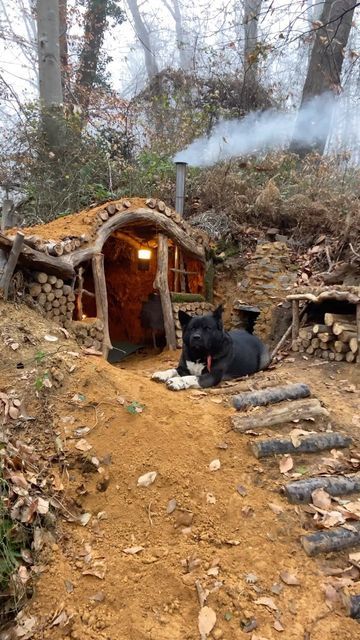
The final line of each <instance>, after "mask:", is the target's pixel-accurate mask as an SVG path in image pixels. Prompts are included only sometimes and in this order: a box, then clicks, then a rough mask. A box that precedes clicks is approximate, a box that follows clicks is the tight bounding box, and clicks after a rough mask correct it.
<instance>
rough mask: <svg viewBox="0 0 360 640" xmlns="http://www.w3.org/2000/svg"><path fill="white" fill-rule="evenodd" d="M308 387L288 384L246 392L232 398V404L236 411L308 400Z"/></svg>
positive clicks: (302, 384)
mask: <svg viewBox="0 0 360 640" xmlns="http://www.w3.org/2000/svg"><path fill="white" fill-rule="evenodd" d="M310 393H311V392H310V387H308V385H307V384H305V383H299V384H288V385H285V386H283V387H270V388H266V389H263V390H262V391H248V392H246V393H241V394H240V395H237V396H234V397H233V399H232V404H233V407H235V409H237V410H238V411H240V410H243V409H247V408H248V407H261V406H264V405H267V404H275V403H276V402H281V401H282V400H297V399H299V398H308V397H309V395H310Z"/></svg>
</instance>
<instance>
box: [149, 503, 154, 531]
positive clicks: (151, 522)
mask: <svg viewBox="0 0 360 640" xmlns="http://www.w3.org/2000/svg"><path fill="white" fill-rule="evenodd" d="M147 513H148V518H149V522H150V526H151V527H152V526H153V524H154V523H153V521H152V517H151V516H152V515H153V514H152V513H151V502H149V506H148V508H147Z"/></svg>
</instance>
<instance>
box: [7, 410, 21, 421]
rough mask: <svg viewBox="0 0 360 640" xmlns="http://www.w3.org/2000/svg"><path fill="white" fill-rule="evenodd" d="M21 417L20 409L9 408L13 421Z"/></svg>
mask: <svg viewBox="0 0 360 640" xmlns="http://www.w3.org/2000/svg"><path fill="white" fill-rule="evenodd" d="M19 415H20V411H19V409H17V408H16V407H9V416H10V418H11V419H12V420H17V419H18V417H19Z"/></svg>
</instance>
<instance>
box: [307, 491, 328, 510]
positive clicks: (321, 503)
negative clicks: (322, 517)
mask: <svg viewBox="0 0 360 640" xmlns="http://www.w3.org/2000/svg"><path fill="white" fill-rule="evenodd" d="M311 498H312V502H313V504H314V505H315V507H319V509H330V507H331V496H330V495H329V494H328V493H327V491H325V490H324V489H315V491H313V492H312V494H311Z"/></svg>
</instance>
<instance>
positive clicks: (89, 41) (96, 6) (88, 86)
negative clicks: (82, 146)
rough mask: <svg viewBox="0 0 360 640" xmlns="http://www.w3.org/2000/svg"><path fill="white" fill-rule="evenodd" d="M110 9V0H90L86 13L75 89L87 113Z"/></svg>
mask: <svg viewBox="0 0 360 640" xmlns="http://www.w3.org/2000/svg"><path fill="white" fill-rule="evenodd" d="M108 11H109V0H88V3H87V9H86V13H85V26H84V44H83V48H82V51H81V53H80V62H79V69H78V74H77V80H76V89H75V93H76V97H77V100H78V102H79V104H80V105H81V107H82V109H83V112H84V114H85V115H86V114H87V112H88V110H89V105H90V97H91V90H92V88H93V86H94V83H95V80H96V74H97V70H98V63H99V54H100V49H101V45H102V43H103V39H104V33H105V28H106V25H107V15H108Z"/></svg>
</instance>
